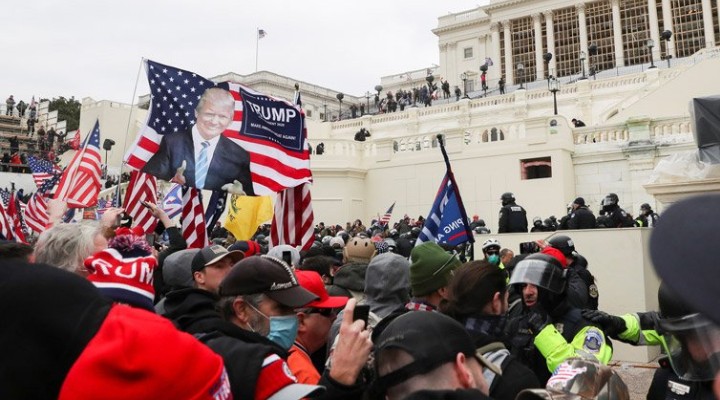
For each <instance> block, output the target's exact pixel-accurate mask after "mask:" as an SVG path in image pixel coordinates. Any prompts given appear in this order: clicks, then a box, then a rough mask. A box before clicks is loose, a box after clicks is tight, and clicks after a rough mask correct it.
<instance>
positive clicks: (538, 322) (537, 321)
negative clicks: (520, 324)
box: [527, 311, 552, 335]
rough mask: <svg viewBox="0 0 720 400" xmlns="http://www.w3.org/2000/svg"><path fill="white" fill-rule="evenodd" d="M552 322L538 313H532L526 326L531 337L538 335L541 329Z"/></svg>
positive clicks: (546, 316) (547, 316)
mask: <svg viewBox="0 0 720 400" xmlns="http://www.w3.org/2000/svg"><path fill="white" fill-rule="evenodd" d="M550 322H552V321H551V320H550V316H549V315H547V314H545V313H543V312H539V311H532V312H531V313H530V315H529V316H528V319H527V326H528V329H530V332H532V334H533V335H537V334H538V333H540V331H541V330H543V328H545V327H546V326H547V325H548V324H550Z"/></svg>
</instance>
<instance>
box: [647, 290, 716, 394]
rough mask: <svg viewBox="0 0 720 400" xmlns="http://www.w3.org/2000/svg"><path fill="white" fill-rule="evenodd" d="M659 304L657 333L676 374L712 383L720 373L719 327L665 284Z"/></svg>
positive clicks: (660, 294) (659, 292)
mask: <svg viewBox="0 0 720 400" xmlns="http://www.w3.org/2000/svg"><path fill="white" fill-rule="evenodd" d="M658 302H659V304H660V318H659V319H658V332H659V333H662V334H663V337H664V339H665V340H664V343H663V347H664V348H665V352H666V353H667V355H668V358H669V359H670V365H671V366H672V368H673V371H674V372H675V373H676V374H677V375H678V376H679V377H680V378H682V379H684V380H687V381H702V382H706V381H712V380H713V379H714V378H715V375H717V373H718V372H720V327H718V326H717V325H716V324H714V323H713V322H712V321H710V320H709V319H707V318H705V317H704V316H702V315H701V314H699V313H696V312H694V311H693V310H692V309H690V307H688V306H687V305H686V304H685V303H683V301H682V300H681V299H680V297H678V296H677V295H676V294H675V293H674V292H672V291H671V290H670V289H669V288H668V287H667V285H665V284H664V283H663V284H661V285H660V290H659V291H658Z"/></svg>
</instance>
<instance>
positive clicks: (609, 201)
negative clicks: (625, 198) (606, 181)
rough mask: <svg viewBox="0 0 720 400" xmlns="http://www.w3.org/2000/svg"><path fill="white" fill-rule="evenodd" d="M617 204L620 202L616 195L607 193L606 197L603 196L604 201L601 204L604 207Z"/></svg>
mask: <svg viewBox="0 0 720 400" xmlns="http://www.w3.org/2000/svg"><path fill="white" fill-rule="evenodd" d="M619 202H620V199H619V198H618V195H616V194H615V193H608V195H607V196H605V199H604V201H603V203H602V204H603V205H604V206H612V205H616V204H617V203H619Z"/></svg>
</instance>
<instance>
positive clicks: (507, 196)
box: [500, 192, 515, 205]
mask: <svg viewBox="0 0 720 400" xmlns="http://www.w3.org/2000/svg"><path fill="white" fill-rule="evenodd" d="M500 201H502V205H507V204H510V203H514V202H515V195H513V194H512V193H510V192H505V193H503V194H502V196H500Z"/></svg>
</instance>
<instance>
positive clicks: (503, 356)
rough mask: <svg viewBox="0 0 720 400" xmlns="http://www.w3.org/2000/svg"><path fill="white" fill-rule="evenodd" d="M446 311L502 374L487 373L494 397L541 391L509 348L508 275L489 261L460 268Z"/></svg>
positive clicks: (501, 398)
mask: <svg viewBox="0 0 720 400" xmlns="http://www.w3.org/2000/svg"><path fill="white" fill-rule="evenodd" d="M449 289H450V290H449V291H450V294H449V298H448V301H447V304H446V305H445V306H444V307H443V312H445V313H446V314H448V315H450V316H451V317H453V318H454V319H456V320H457V321H458V322H460V323H461V324H462V325H463V326H464V327H465V329H466V330H467V331H468V333H470V336H471V337H472V339H473V342H474V344H475V347H476V348H477V351H478V352H479V353H480V354H482V355H483V356H484V357H485V358H486V359H487V360H488V361H490V362H492V363H493V364H495V365H496V366H497V367H498V368H499V369H500V370H501V372H502V374H501V375H498V374H495V373H494V372H493V371H491V370H485V373H484V375H485V380H486V381H487V383H488V387H489V390H490V397H491V398H493V399H496V400H514V399H515V397H516V396H517V394H518V393H519V392H520V391H521V390H523V389H529V388H539V387H540V386H541V385H540V382H538V380H537V378H536V377H535V375H534V374H533V373H532V371H531V370H530V369H529V368H528V367H526V366H525V365H523V364H521V363H520V362H519V361H518V360H517V359H516V358H515V357H513V356H512V355H511V354H510V351H509V350H508V349H507V348H506V347H505V344H504V342H505V341H506V338H505V333H504V329H505V323H506V321H507V319H506V314H507V311H508V291H507V289H508V288H507V275H506V274H505V272H504V271H503V270H501V269H500V268H498V267H497V266H496V265H492V264H490V263H489V262H487V261H484V260H483V261H472V262H470V263H467V264H465V265H463V266H462V267H460V268H459V269H458V270H457V271H456V273H455V276H454V277H453V279H452V281H451V282H450V287H449Z"/></svg>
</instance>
